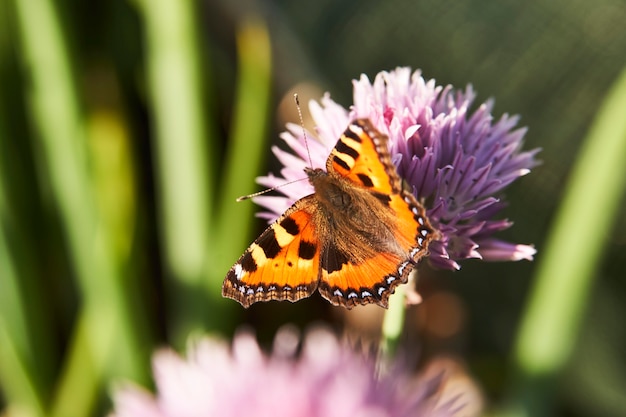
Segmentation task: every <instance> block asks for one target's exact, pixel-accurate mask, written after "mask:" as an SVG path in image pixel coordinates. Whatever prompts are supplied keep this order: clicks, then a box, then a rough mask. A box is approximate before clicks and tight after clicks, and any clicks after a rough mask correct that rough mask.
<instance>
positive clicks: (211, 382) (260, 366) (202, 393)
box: [112, 330, 471, 417]
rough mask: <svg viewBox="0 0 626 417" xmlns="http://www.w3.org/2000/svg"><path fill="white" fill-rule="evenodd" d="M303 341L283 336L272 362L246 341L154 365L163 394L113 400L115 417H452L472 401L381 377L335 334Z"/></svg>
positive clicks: (403, 376)
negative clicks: (230, 346) (301, 344)
mask: <svg viewBox="0 0 626 417" xmlns="http://www.w3.org/2000/svg"><path fill="white" fill-rule="evenodd" d="M298 343H299V341H298V337H297V336H296V335H295V334H294V333H293V332H289V331H284V330H283V331H281V332H279V334H278V336H277V337H276V339H275V343H274V349H273V354H272V355H269V356H268V355H266V354H264V353H263V352H262V351H261V350H260V348H259V346H258V344H257V342H256V341H255V339H254V337H253V336H251V335H250V334H245V333H243V334H242V333H240V334H239V335H237V336H235V338H234V340H233V345H232V349H229V347H228V346H227V345H226V344H225V343H223V342H220V341H217V340H215V339H210V338H207V339H204V340H202V341H200V342H199V343H197V344H196V345H194V346H192V347H191V348H190V349H189V352H188V354H187V359H183V358H181V357H180V356H178V355H177V354H175V353H174V352H172V351H169V350H164V351H161V352H159V353H157V354H156V355H155V357H154V378H155V382H156V388H157V394H156V395H152V394H150V393H148V392H147V391H145V390H143V389H141V388H138V387H136V386H131V385H126V386H125V387H122V388H121V389H118V390H117V391H116V392H115V393H114V396H113V400H114V408H115V411H114V413H113V414H112V417H166V416H167V417H209V416H211V417H212V416H220V417H234V416H246V417H248V416H268V417H269V416H271V417H283V416H284V417H287V416H289V417H299V416H302V417H305V416H306V417H313V416H319V417H346V416H354V417H386V416H387V417H401V416H402V417H404V416H407V417H408V416H422V417H429V416H432V417H447V416H460V415H467V414H457V413H459V412H460V411H461V410H463V408H464V401H466V400H467V399H468V398H471V396H470V397H465V396H463V395H462V394H461V395H457V392H456V391H454V392H453V393H452V395H446V393H445V392H444V391H445V378H444V375H443V373H441V372H439V373H438V374H435V375H434V376H433V372H429V373H428V374H429V375H430V376H428V377H426V376H422V377H413V376H411V375H410V374H408V373H407V372H406V370H404V369H402V368H401V366H400V365H399V364H396V365H392V366H391V370H390V371H389V372H387V373H386V375H384V376H377V373H376V369H375V362H374V361H373V360H372V359H371V357H370V356H367V355H363V354H357V353H355V352H354V351H353V350H352V349H350V348H348V347H347V346H345V345H344V344H341V343H339V341H338V340H337V339H336V338H335V337H334V336H333V335H332V334H330V333H329V332H327V331H322V330H317V331H313V332H310V333H309V335H308V336H307V337H306V339H305V340H304V342H303V346H302V351H301V353H300V354H299V355H296V351H297V349H298Z"/></svg>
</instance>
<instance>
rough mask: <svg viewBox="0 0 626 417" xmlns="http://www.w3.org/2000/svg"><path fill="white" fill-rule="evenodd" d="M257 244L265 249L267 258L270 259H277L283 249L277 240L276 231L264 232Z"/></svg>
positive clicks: (268, 230)
mask: <svg viewBox="0 0 626 417" xmlns="http://www.w3.org/2000/svg"><path fill="white" fill-rule="evenodd" d="M256 244H257V245H259V246H260V247H261V249H263V252H264V253H265V257H266V258H268V259H272V258H274V257H276V255H278V254H279V253H280V250H281V249H282V248H281V247H280V245H279V244H278V241H277V240H276V233H275V232H274V229H267V230H266V231H265V232H263V234H262V235H261V236H260V237H259V240H258V241H257V242H256Z"/></svg>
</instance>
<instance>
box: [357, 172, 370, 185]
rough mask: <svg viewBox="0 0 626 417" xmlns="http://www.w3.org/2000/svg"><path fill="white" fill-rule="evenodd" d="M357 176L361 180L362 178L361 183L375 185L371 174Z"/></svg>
mask: <svg viewBox="0 0 626 417" xmlns="http://www.w3.org/2000/svg"><path fill="white" fill-rule="evenodd" d="M356 176H357V177H359V180H361V184H363V185H364V186H366V187H373V186H374V183H373V182H372V179H371V178H370V177H369V175H367V174H362V173H359V174H356Z"/></svg>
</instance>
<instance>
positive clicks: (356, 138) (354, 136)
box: [343, 125, 363, 143]
mask: <svg viewBox="0 0 626 417" xmlns="http://www.w3.org/2000/svg"><path fill="white" fill-rule="evenodd" d="M359 126H360V127H361V128H362V127H363V126H362V125H359ZM351 128H352V126H350V127H349V128H348V129H346V131H345V132H344V133H343V134H344V135H345V136H346V137H348V138H350V139H352V140H353V141H356V142H358V143H361V142H363V141H362V140H361V137H360V136H359V135H357V134H356V133H354V132H353V131H352V129H351Z"/></svg>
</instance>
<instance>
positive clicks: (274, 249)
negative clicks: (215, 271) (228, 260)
mask: <svg viewBox="0 0 626 417" xmlns="http://www.w3.org/2000/svg"><path fill="white" fill-rule="evenodd" d="M315 209H316V203H315V199H314V196H313V195H310V196H308V197H304V198H302V199H300V200H298V201H296V203H294V205H293V206H291V207H290V208H289V209H288V210H287V211H286V212H285V213H284V214H283V215H282V216H281V217H280V218H279V219H278V220H276V222H275V223H273V224H272V225H271V226H270V227H268V228H267V229H265V231H264V232H263V233H262V234H261V236H259V238H258V239H257V240H255V241H254V243H252V245H250V247H249V248H248V249H247V250H246V251H245V252H244V254H243V255H242V256H241V258H239V260H238V261H237V263H235V265H234V266H233V267H232V268H231V269H230V271H228V274H227V275H226V279H225V280H224V284H223V286H222V295H224V296H226V297H229V298H232V299H234V300H237V301H239V302H240V303H241V304H242V305H243V306H244V307H249V306H250V305H251V304H252V303H255V302H257V301H269V300H289V301H297V300H299V299H301V298H304V297H308V296H310V295H311V294H312V293H313V292H314V291H315V289H316V288H317V284H318V281H319V256H320V245H319V242H318V237H317V231H316V229H315V225H314V224H313V222H312V221H311V219H312V214H313V212H314V210H315Z"/></svg>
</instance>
